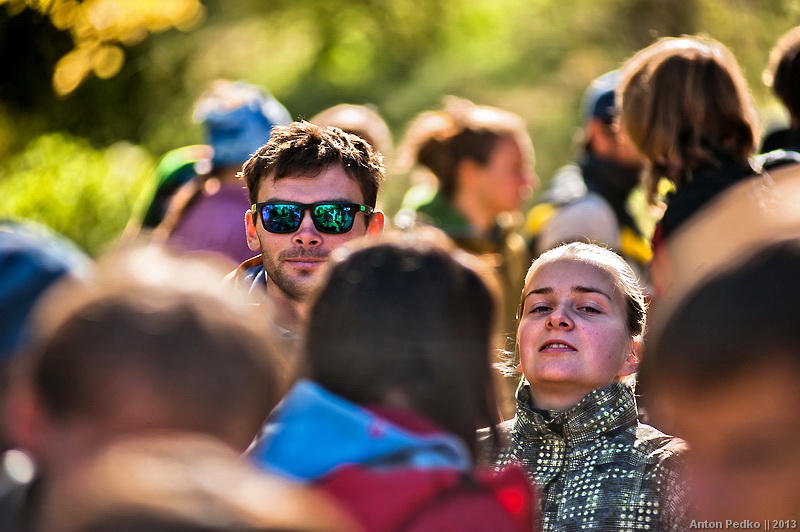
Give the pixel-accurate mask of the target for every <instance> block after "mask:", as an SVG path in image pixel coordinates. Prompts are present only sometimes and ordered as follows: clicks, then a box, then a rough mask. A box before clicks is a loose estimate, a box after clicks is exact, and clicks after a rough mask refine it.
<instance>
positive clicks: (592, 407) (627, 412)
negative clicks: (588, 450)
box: [514, 382, 638, 443]
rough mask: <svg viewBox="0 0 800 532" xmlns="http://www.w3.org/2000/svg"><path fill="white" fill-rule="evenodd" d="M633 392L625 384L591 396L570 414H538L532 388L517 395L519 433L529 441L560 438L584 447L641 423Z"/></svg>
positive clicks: (570, 409)
mask: <svg viewBox="0 0 800 532" xmlns="http://www.w3.org/2000/svg"><path fill="white" fill-rule="evenodd" d="M637 418H638V412H637V409H636V398H635V397H634V395H633V389H632V388H631V387H630V386H628V385H626V384H623V383H621V382H614V383H612V384H611V385H609V386H606V387H605V388H600V389H598V390H595V391H593V392H591V393H590V394H589V395H587V396H586V397H584V398H583V399H581V400H580V401H579V402H578V403H577V404H576V405H574V406H572V407H571V408H569V409H567V410H560V411H559V410H549V411H543V410H538V409H536V408H534V407H533V406H532V401H531V395H530V385H525V386H522V387H521V388H520V389H519V392H518V393H517V416H516V418H515V421H514V424H515V430H516V432H517V433H518V434H520V435H522V434H525V435H526V437H532V438H542V437H552V436H558V437H560V438H563V439H564V440H565V441H568V442H572V443H583V442H586V441H591V440H594V439H596V438H597V437H598V436H599V435H601V434H604V433H608V432H611V431H614V430H617V429H620V428H624V427H628V426H631V425H632V424H635V423H636V422H637Z"/></svg>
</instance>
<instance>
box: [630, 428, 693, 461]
mask: <svg viewBox="0 0 800 532" xmlns="http://www.w3.org/2000/svg"><path fill="white" fill-rule="evenodd" d="M636 446H637V448H639V449H640V450H641V451H642V452H643V453H645V454H646V455H647V457H648V458H649V459H650V461H652V462H665V461H676V462H680V461H682V459H683V456H684V455H685V453H686V451H688V450H689V445H688V444H687V443H686V442H685V441H684V440H682V439H681V438H678V437H677V436H670V435H669V434H664V433H663V432H661V431H660V430H658V429H657V428H655V427H653V426H651V425H647V424H646V423H639V424H638V426H637V427H636Z"/></svg>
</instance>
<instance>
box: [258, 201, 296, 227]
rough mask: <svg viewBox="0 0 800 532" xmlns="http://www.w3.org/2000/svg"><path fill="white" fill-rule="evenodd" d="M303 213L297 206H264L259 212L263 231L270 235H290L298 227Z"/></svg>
mask: <svg viewBox="0 0 800 532" xmlns="http://www.w3.org/2000/svg"><path fill="white" fill-rule="evenodd" d="M302 218H303V211H302V210H301V209H300V207H298V206H297V205H290V204H280V203H279V204H273V205H264V208H263V209H262V210H261V221H263V222H264V229H266V230H267V231H269V232H270V233H292V232H294V231H297V229H298V228H299V227H300V221H301V220H302Z"/></svg>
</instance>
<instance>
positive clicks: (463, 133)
mask: <svg viewBox="0 0 800 532" xmlns="http://www.w3.org/2000/svg"><path fill="white" fill-rule="evenodd" d="M402 151H403V152H404V153H405V154H406V156H407V157H409V158H411V159H413V161H414V163H415V164H418V165H420V166H423V167H425V168H427V169H428V170H430V172H431V173H432V174H433V175H434V176H435V177H436V180H437V181H438V184H439V190H440V192H441V193H442V194H444V195H445V197H447V198H448V200H450V201H451V202H452V203H454V204H456V205H459V204H460V203H462V202H464V203H469V204H470V205H472V206H474V208H475V209H477V210H479V211H480V215H481V217H483V218H487V219H491V220H494V218H496V217H497V215H498V214H500V213H502V212H509V211H510V212H514V211H518V210H519V209H520V208H521V207H522V204H523V202H524V200H525V199H527V198H528V196H529V195H530V193H531V189H532V187H533V186H534V185H535V184H536V177H535V175H534V174H533V170H532V166H533V144H532V143H531V139H530V136H529V135H528V132H527V130H526V127H525V123H524V121H523V119H522V118H521V117H520V116H518V115H516V114H514V113H511V112H509V111H505V110H503V109H498V108H495V107H488V106H481V105H475V104H474V103H472V102H470V101H468V100H464V99H460V98H454V97H450V98H448V99H446V100H445V107H444V109H442V110H438V111H428V112H425V113H422V114H421V115H419V116H418V117H417V118H416V119H415V120H414V121H413V122H412V123H411V125H410V126H409V128H408V131H407V132H406V135H405V138H404V140H403V147H402ZM465 214H467V213H465ZM471 221H473V220H471ZM473 222H474V221H473Z"/></svg>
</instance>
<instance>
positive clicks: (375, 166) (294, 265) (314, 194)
mask: <svg viewBox="0 0 800 532" xmlns="http://www.w3.org/2000/svg"><path fill="white" fill-rule="evenodd" d="M384 174H385V171H384V167H383V157H382V156H381V154H379V153H378V152H376V151H374V150H373V149H372V148H371V147H370V145H369V144H368V143H367V142H365V141H364V140H362V139H361V138H359V137H357V136H355V135H352V134H349V133H345V132H343V131H341V130H340V129H338V128H332V127H321V126H317V125H314V124H311V123H309V122H305V121H303V122H295V123H293V124H291V125H289V126H276V127H275V128H274V129H273V130H272V134H271V136H270V140H269V142H267V144H265V145H264V146H262V147H261V148H260V149H259V150H258V151H257V152H256V154H255V155H253V156H252V157H251V158H250V160H248V161H247V162H246V163H245V164H244V166H243V168H242V173H241V178H242V179H243V180H244V181H245V183H246V185H247V192H248V195H249V198H250V203H251V204H252V207H251V209H250V211H248V212H247V213H246V215H245V228H246V231H247V242H248V245H249V246H250V249H252V250H253V251H260V252H261V254H260V255H258V256H256V257H254V258H252V259H250V260H248V261H245V262H244V263H243V264H242V265H241V266H239V269H238V270H237V271H236V272H235V273H234V274H233V277H234V279H235V281H236V282H237V284H239V285H242V284H244V285H246V286H247V287H248V289H249V290H250V291H254V290H262V289H266V295H267V300H268V303H269V304H268V312H269V316H270V318H271V321H272V323H273V324H274V326H275V331H274V332H275V333H276V335H277V337H278V338H279V339H281V340H284V341H285V343H286V344H287V345H286V346H285V347H287V348H289V349H290V350H291V349H293V348H294V346H295V345H296V340H297V339H298V333H299V332H300V331H301V330H302V328H303V323H304V322H305V318H306V312H307V307H308V296H309V295H310V293H311V291H312V290H313V289H314V287H315V286H316V284H317V282H318V280H319V278H320V273H321V271H322V270H323V267H324V265H325V262H326V261H327V260H328V256H329V255H330V253H331V251H333V250H334V249H335V248H337V247H339V246H341V245H342V244H345V243H347V242H349V241H351V240H353V239H355V238H358V237H361V236H364V235H379V234H380V233H381V232H382V231H383V226H384V215H383V213H382V212H381V211H378V210H376V209H375V203H376V200H377V195H378V188H379V185H380V182H381V181H382V180H383V178H384ZM285 355H286V356H289V357H290V356H291V355H292V353H291V352H286V353H285Z"/></svg>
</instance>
